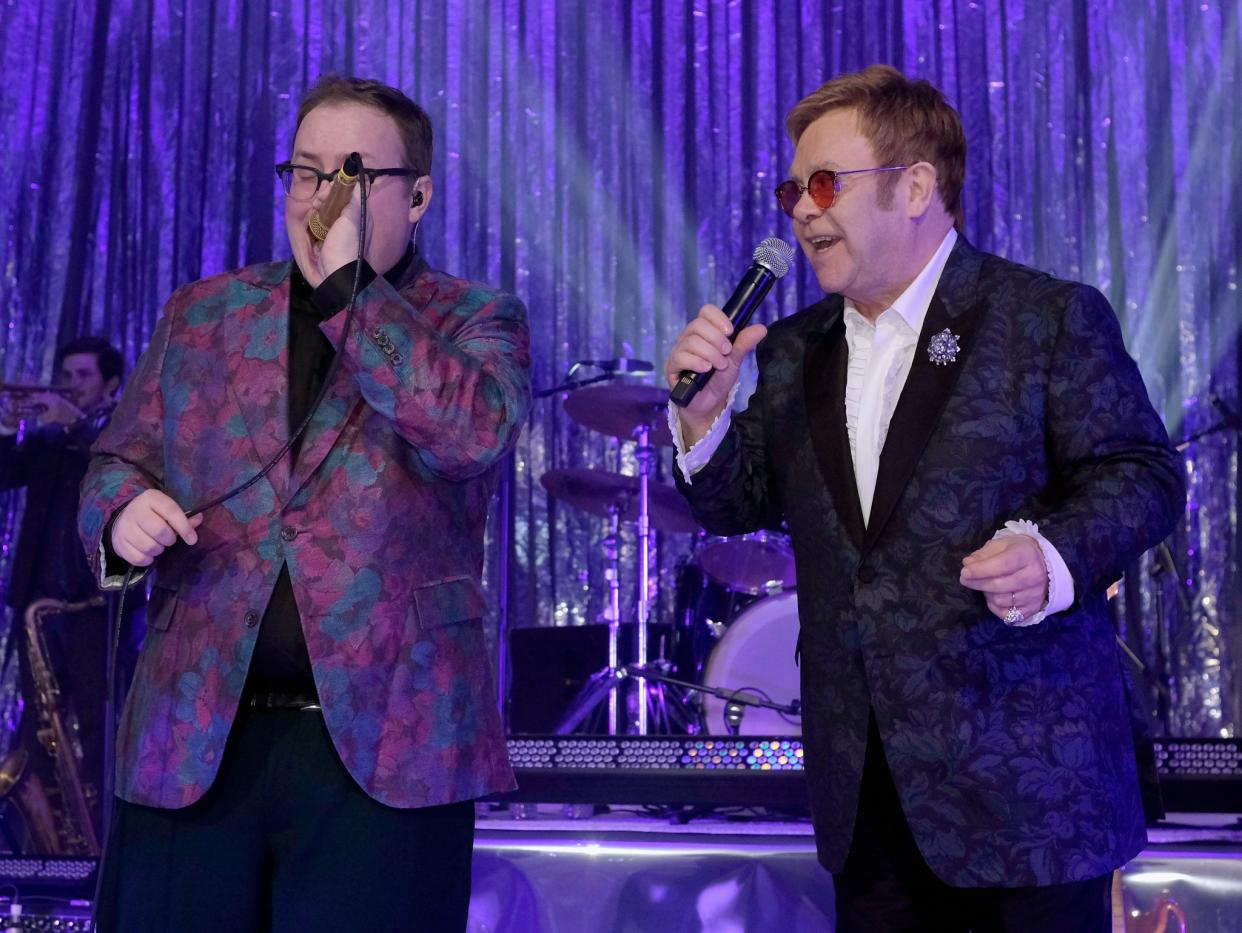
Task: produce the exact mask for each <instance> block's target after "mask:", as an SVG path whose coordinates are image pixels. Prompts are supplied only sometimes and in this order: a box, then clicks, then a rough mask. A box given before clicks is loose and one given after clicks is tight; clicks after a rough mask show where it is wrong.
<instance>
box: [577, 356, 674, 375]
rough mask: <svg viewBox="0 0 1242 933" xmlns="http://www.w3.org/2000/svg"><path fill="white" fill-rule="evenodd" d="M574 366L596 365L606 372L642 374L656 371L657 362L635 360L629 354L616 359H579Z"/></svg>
mask: <svg viewBox="0 0 1242 933" xmlns="http://www.w3.org/2000/svg"><path fill="white" fill-rule="evenodd" d="M574 366H575V367H577V366H594V367H595V368H596V369H602V370H603V371H604V372H606V373H634V374H636V375H640V376H641V375H646V374H647V373H653V372H655V363H649V362H647V361H646V360H635V359H631V358H630V357H627V356H622V357H618V358H617V359H615V360H578V362H576V363H574Z"/></svg>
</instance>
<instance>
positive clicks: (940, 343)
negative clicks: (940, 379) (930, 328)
mask: <svg viewBox="0 0 1242 933" xmlns="http://www.w3.org/2000/svg"><path fill="white" fill-rule="evenodd" d="M961 348H962V346H961V344H959V343H958V342H957V334H955V333H953V332H952V331H951V330H949V328H947V327H946V328H945V329H944V330H942V331H941V332H940V333H938V334H935V335H933V336H932V339H931V341H930V342H929V343H928V344H927V356H928V357H929V358H930V359H931V361H932V362H933V363H935V364H936V365H937V366H948V365H949V364H950V363H955V362H957V351H958V350H960V349H961Z"/></svg>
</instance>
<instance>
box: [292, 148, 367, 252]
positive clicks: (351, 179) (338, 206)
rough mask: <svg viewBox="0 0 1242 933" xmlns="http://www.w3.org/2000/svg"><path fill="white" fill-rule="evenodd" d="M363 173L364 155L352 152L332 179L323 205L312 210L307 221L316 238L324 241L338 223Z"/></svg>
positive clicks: (307, 225) (312, 234) (308, 227)
mask: <svg viewBox="0 0 1242 933" xmlns="http://www.w3.org/2000/svg"><path fill="white" fill-rule="evenodd" d="M361 174H362V156H360V155H358V153H356V152H351V153H350V154H349V158H347V159H346V160H345V164H344V165H342V166H341V167H340V169H339V170H338V171H337V173H336V177H335V178H333V179H332V187H331V188H329V189H328V196H327V197H326V198H324V201H323V206H322V207H321V208H319V209H318V210H315V211H311V215H310V220H309V221H307V224H306V227H307V229H308V230H310V233H311V236H313V237H314V238H315V239H316V240H320V241H322V240H323V239H324V238H325V237H326V236H327V235H328V230H329V229H330V228H331V227H332V225H333V224H334V223H336V219H337V218H338V217H340V216H341V211H343V210H345V205H346V204H348V203H349V199H350V198H352V197H353V196H354V185H356V184H357V183H358V176H359V175H361Z"/></svg>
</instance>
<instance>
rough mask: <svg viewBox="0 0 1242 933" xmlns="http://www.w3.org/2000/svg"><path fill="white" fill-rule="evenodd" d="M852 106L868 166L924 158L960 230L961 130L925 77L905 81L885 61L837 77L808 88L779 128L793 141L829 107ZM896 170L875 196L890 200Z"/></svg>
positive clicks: (954, 114) (908, 162)
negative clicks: (870, 152)
mask: <svg viewBox="0 0 1242 933" xmlns="http://www.w3.org/2000/svg"><path fill="white" fill-rule="evenodd" d="M845 109H850V110H854V111H855V112H856V113H857V114H858V123H859V127H860V129H861V130H862V134H863V136H864V137H866V139H867V141H868V142H869V143H871V148H872V149H874V150H875V154H876V158H877V160H878V162H877V165H876V166H869V165H859V166H852V165H851V166H849V168H873V167H879V166H887V165H913V164H914V163H915V162H930V163H931V164H932V165H934V166H935V167H936V189H937V190H938V191H939V192H940V201H941V203H943V204H944V208H945V210H946V211H947V212H948V213H949V214H951V215H952V216H953V218H954V225H955V226H956V227H957V228H958V229H959V230H960V229H961V228H962V222H963V215H962V185H963V183H964V182H965V180H966V134H965V133H964V132H963V131H962V121H961V118H960V117H959V116H958V114H957V111H956V110H954V109H953V108H952V107H950V106H949V104H948V102H947V101H946V100H945V99H944V95H943V94H942V93H940V91H939V89H938V88H936V87H935V85H933V84H931V82H929V81H924V80H921V79H920V80H917V81H911V80H910V79H909V78H907V77H906V76H905V75H903V74H902V73H901V72H900V71H898V70H897V69H896V68H893V67H891V66H889V65H872V66H871V67H869V68H865V69H863V70H862V71H858V72H854V73H852V74H844V75H838V76H837V77H835V78H833V79H832V80H831V81H829V82H828V83H826V84H824V85H822V86H821V87H819V88H818V89H817V90H815V91H812V92H811V93H810V94H808V95H807V96H806V97H804V98H803V99H802V100H800V101H799V102H798V104H797V105H796V106H795V107H794V108H793V110H791V111H789V116H787V117H786V118H785V130H786V132H788V133H789V138H790V139H792V140H793V141H794V144H795V145H796V144H797V142H798V140H799V139H800V138H801V137H802V134H803V133H805V132H806V128H807V127H808V126H810V125H811V124H812V123H814V122H815V121H816V120H818V119H819V118H820V117H822V116H823V115H824V114H826V113H828V112H829V111H830V110H845ZM899 175H900V173H897V172H889V173H887V174H886V175H885V176H884V180H883V181H882V182H881V183H880V184H881V188H880V196H881V198H882V200H881V204H883V203H884V201H883V199H887V198H891V197H892V192H893V191H894V189H895V188H896V187H897V180H898V177H899Z"/></svg>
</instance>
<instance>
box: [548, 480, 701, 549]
mask: <svg viewBox="0 0 1242 933" xmlns="http://www.w3.org/2000/svg"><path fill="white" fill-rule="evenodd" d="M539 482H540V483H541V484H542V485H543V488H544V489H546V490H547V491H548V493H549V495H551V496H553V497H554V498H556V499H559V500H560V501H562V502H564V503H566V504H567V505H572V506H573V507H574V508H576V509H582V510H583V511H584V512H590V513H591V514H592V515H598V516H600V517H601V518H607V517H608V515H609V510H610V509H612V508H613V507H615V508H616V509H617V511H618V513H619V514H620V516H621V521H623V522H634V521H637V520H638V477H637V476H625V475H622V474H621V473H609V472H608V471H607V470H589V469H562V470H548V472H547V473H544V474H543V476H541V477H540V478H539ZM647 488H648V497H649V505H648V512H647V517H648V520H649V521H650V523H651V527H652V528H654V529H656V530H657V531H667V532H672V533H674V534H694V533H695V532H697V531H698V530H699V526H698V523H697V522H696V521H695V520H694V516H693V515H691V514H690V506H689V505H687V504H686V500H685V499H683V498H682V496H681V493H679V492H678V491H677V490H676V489H674V488H673V487H672V486H666V485H664V484H663V483H657V482H655V481H654V480H653V481H652V482H650V483H649V484H648V487H647Z"/></svg>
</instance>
